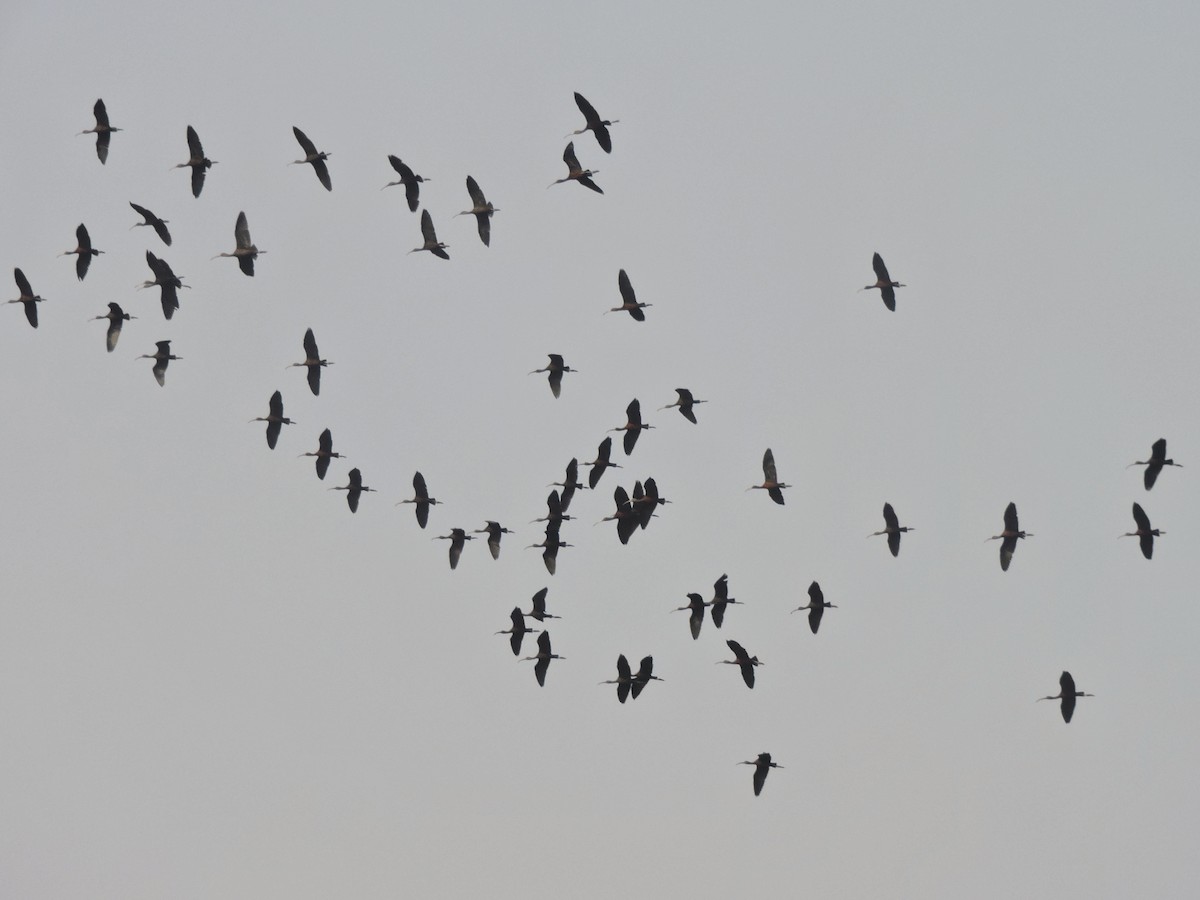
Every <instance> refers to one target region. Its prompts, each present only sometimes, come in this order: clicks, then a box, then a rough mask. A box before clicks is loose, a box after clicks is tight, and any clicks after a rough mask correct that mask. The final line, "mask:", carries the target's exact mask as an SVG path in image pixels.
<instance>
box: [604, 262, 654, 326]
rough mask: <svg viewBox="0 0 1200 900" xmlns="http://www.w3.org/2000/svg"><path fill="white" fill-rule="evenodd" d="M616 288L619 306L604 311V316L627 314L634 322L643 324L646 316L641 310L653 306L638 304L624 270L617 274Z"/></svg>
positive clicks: (650, 304) (651, 304)
mask: <svg viewBox="0 0 1200 900" xmlns="http://www.w3.org/2000/svg"><path fill="white" fill-rule="evenodd" d="M617 288H618V289H619V290H620V291H621V305H620V306H614V307H613V308H612V309H609V310H605V313H604V314H605V315H608V313H610V312H627V313H629V315H630V317H632V318H633V320H634V321H635V322H645V321H646V314H645V313H644V312H642V310H644V309H646V308H647V307H650V306H653V305H654V304H653V303H639V302H638V298H637V294H635V293H634V292H633V285H632V284H630V283H629V276H628V275H626V274H625V270H624V269H621V270H620V271H619V272H617Z"/></svg>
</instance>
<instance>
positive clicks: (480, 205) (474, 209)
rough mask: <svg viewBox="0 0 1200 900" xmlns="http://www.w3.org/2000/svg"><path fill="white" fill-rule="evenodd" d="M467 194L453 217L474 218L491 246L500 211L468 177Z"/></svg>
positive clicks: (485, 240)
mask: <svg viewBox="0 0 1200 900" xmlns="http://www.w3.org/2000/svg"><path fill="white" fill-rule="evenodd" d="M467 193H469V194H470V195H471V208H470V209H464V210H463V211H462V212H460V213H455V216H456V217H457V216H474V217H475V221H476V224H477V225H478V226H479V239H480V240H481V241H483V246H485V247H488V246H491V242H492V213H495V212H500V209H499V208H498V207H495V206H492V204H491V203H489V202H488V199H487V197H485V196H483V191H481V190H480V189H479V184H478V183H477V182H476V181H475V179H474V178H472V177H471V176H470V175H468V176H467ZM555 396H558V395H557V394H556V395H555Z"/></svg>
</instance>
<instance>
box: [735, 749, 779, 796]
mask: <svg viewBox="0 0 1200 900" xmlns="http://www.w3.org/2000/svg"><path fill="white" fill-rule="evenodd" d="M738 765H739V766H754V796H755V797H757V796H758V795H759V794H761V793H762V789H763V785H764V784H766V783H767V773H768V772H770V771H771V770H772V769H782V768H783V766H781V765H780V764H779V763H775V762H771V754H770V753H760V754H758V759H753V760H751V759H744V760H742V761H741V762H740V763H738Z"/></svg>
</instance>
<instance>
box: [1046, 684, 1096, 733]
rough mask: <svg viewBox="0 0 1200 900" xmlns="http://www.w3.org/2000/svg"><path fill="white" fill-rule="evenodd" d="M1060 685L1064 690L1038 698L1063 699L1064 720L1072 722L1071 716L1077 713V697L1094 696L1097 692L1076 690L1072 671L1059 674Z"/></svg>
mask: <svg viewBox="0 0 1200 900" xmlns="http://www.w3.org/2000/svg"><path fill="white" fill-rule="evenodd" d="M1058 685H1059V687H1060V688H1062V690H1060V691H1059V692H1058V693H1057V694H1055V695H1054V696H1052V697H1038V700H1061V701H1062V717H1063V721H1064V722H1070V721H1071V716H1073V715H1074V714H1075V698H1076V697H1094V696H1095V694H1085V693H1084V692H1083V691H1077V690H1075V679H1074V678H1072V677H1071V673H1070V672H1063V673H1062V675H1060V676H1059V678H1058Z"/></svg>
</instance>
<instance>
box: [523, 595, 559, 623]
mask: <svg viewBox="0 0 1200 900" xmlns="http://www.w3.org/2000/svg"><path fill="white" fill-rule="evenodd" d="M548 593H550V588H548V587H544V588H542V589H541V590H540V591H538V592H537V593H536V594H534V595H533V600H532V601H531V602H532V603H533V606H532V608H531V609H530V610H529V612H527V613H525V615H527V616H529V617H530V618H531V619H537V620H538V621H539V622H545V621H546V620H547V619H561V618H562V616H552V615H550V613H548V612H546V595H547V594H548Z"/></svg>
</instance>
